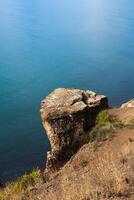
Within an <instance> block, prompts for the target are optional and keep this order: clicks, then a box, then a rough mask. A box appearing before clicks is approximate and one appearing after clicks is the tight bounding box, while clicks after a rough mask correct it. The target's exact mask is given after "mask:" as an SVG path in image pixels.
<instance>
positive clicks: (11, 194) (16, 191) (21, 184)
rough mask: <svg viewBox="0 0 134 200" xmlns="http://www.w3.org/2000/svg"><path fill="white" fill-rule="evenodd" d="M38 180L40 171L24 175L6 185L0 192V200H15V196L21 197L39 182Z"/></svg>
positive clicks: (35, 170) (36, 170) (34, 170)
mask: <svg viewBox="0 0 134 200" xmlns="http://www.w3.org/2000/svg"><path fill="white" fill-rule="evenodd" d="M40 178H41V172H40V170H39V169H33V171H32V172H31V173H29V174H28V173H26V174H24V175H23V176H22V177H20V178H18V179H17V180H16V181H13V182H12V183H10V184H8V185H7V186H6V187H5V189H4V190H2V191H1V192H0V200H11V199H15V196H16V195H20V196H22V195H23V194H27V193H28V192H29V191H30V190H32V188H33V187H34V186H35V185H36V184H37V183H38V182H39V180H40Z"/></svg>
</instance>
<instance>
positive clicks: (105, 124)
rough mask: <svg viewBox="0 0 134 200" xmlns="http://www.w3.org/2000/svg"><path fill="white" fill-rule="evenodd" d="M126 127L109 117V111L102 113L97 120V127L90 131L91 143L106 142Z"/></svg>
mask: <svg viewBox="0 0 134 200" xmlns="http://www.w3.org/2000/svg"><path fill="white" fill-rule="evenodd" d="M123 127H124V125H123V124H122V123H121V122H120V121H118V120H117V119H116V118H115V117H114V116H112V115H109V113H108V110H103V111H101V112H100V113H99V114H98V116H97V118H96V125H95V127H94V128H93V129H92V130H91V131H90V133H89V137H90V141H91V142H93V141H97V142H100V141H104V140H107V139H111V138H112V137H113V136H114V134H115V132H116V130H117V129H118V128H123Z"/></svg>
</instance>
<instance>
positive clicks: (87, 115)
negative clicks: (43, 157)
mask: <svg viewBox="0 0 134 200" xmlns="http://www.w3.org/2000/svg"><path fill="white" fill-rule="evenodd" d="M106 108H108V100H107V97H106V96H103V95H96V93H94V92H92V91H89V90H86V91H85V90H79V89H65V88H59V89H56V90H54V91H53V92H52V93H51V94H49V95H48V96H47V97H46V98H45V99H44V100H43V101H42V104H41V110H40V113H41V119H42V122H43V126H44V128H45V130H46V133H47V136H48V138H49V141H50V144H51V151H50V152H48V156H47V164H46V165H47V166H46V170H50V169H54V168H59V167H60V166H61V165H62V164H63V163H65V162H66V161H67V160H68V159H69V158H70V157H71V155H73V153H74V152H75V151H76V150H77V149H78V148H79V146H80V145H81V142H82V141H83V139H84V137H86V134H87V132H88V131H89V130H90V128H91V127H92V126H94V123H95V119H96V115H97V113H98V112H99V111H101V110H103V109H106Z"/></svg>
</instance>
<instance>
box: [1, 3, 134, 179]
mask: <svg viewBox="0 0 134 200" xmlns="http://www.w3.org/2000/svg"><path fill="white" fill-rule="evenodd" d="M59 87H67V88H81V89H89V90H92V91H95V92H96V93H98V94H104V95H106V96H108V98H109V105H110V106H112V107H117V106H120V105H121V104H122V103H124V102H126V101H128V100H129V99H131V98H134V1H133V0H112V1H109V0H64V1H63V0H56V1H50V0H10V1H9V0H4V1H3V0H0V180H2V181H3V182H8V181H11V180H14V179H16V178H17V177H19V176H21V175H22V174H24V173H25V172H30V171H32V169H33V168H37V167H39V168H41V169H43V168H44V167H45V161H46V153H47V151H49V150H50V144H49V141H48V138H47V136H46V134H45V131H44V129H43V127H42V122H41V119H40V113H39V110H40V104H41V100H42V99H44V98H45V97H46V96H47V95H48V94H49V93H50V92H51V91H53V90H54V89H55V88H59Z"/></svg>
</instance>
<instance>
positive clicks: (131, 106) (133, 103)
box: [121, 99, 134, 108]
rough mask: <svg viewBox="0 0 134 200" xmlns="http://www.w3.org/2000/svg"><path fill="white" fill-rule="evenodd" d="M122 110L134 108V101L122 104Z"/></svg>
mask: <svg viewBox="0 0 134 200" xmlns="http://www.w3.org/2000/svg"><path fill="white" fill-rule="evenodd" d="M121 108H134V99H131V100H130V101H128V102H127V103H124V104H122V106H121Z"/></svg>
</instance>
